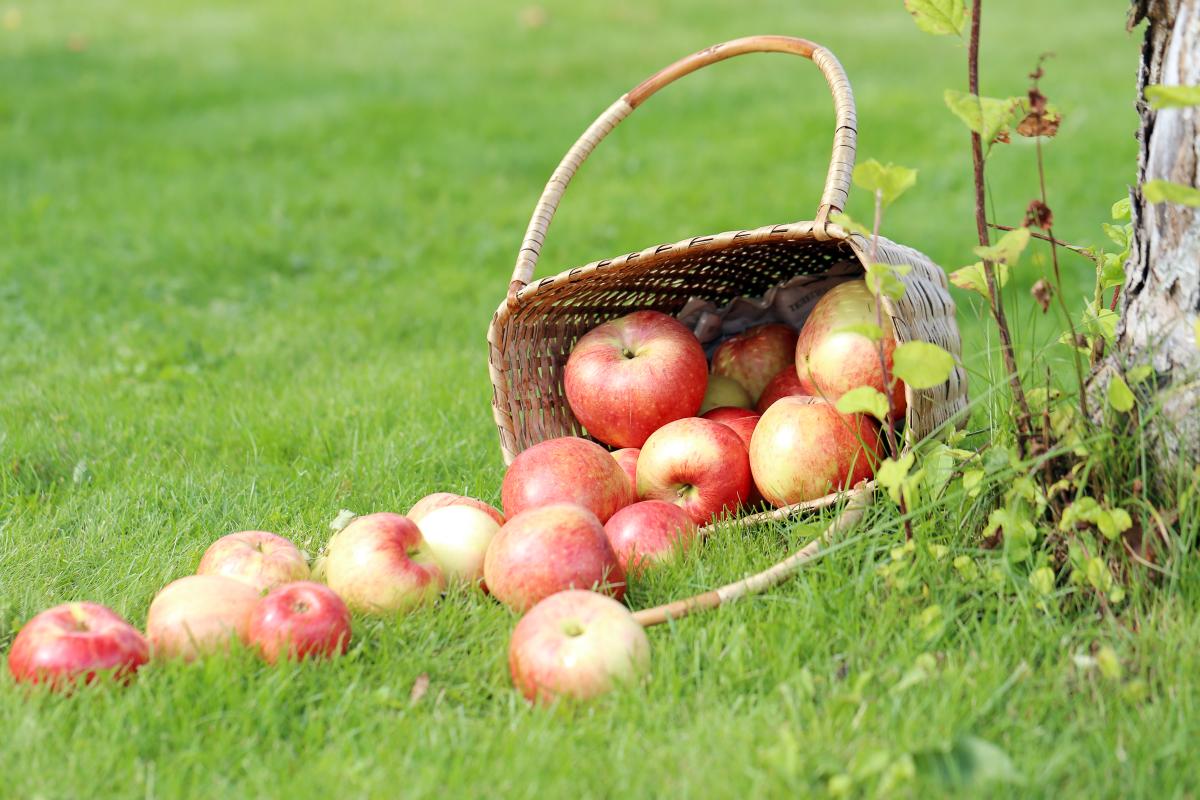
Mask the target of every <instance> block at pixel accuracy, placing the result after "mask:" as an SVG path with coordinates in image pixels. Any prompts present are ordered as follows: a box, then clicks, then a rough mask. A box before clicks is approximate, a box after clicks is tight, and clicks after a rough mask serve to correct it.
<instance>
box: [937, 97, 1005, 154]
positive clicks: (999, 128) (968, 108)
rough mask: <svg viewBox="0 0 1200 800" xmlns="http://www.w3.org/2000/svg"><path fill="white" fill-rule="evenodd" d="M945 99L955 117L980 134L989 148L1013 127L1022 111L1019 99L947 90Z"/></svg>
mask: <svg viewBox="0 0 1200 800" xmlns="http://www.w3.org/2000/svg"><path fill="white" fill-rule="evenodd" d="M943 98H944V99H945V101H946V106H947V107H948V108H949V109H950V111H951V112H953V113H954V116H956V117H958V118H959V119H961V120H962V121H963V122H965V123H966V125H967V127H968V128H970V129H971V130H973V131H974V132H975V133H978V134H979V137H980V138H981V139H983V143H984V145H987V146H990V145H991V143H992V142H994V141H995V140H996V137H997V136H999V135H1000V134H1001V133H1002V132H1003V131H1005V130H1007V129H1008V127H1009V126H1010V125H1012V123H1013V121H1014V120H1015V119H1016V118H1017V116H1018V115H1019V114H1020V113H1021V110H1022V107H1021V100H1020V98H1017V97H1009V98H1007V99H1004V100H1000V99H998V98H995V97H980V96H978V95H974V94H970V93H969V92H960V91H957V90H955V89H947V90H946V91H945V94H944V95H943Z"/></svg>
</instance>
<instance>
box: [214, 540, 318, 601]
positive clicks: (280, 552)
mask: <svg viewBox="0 0 1200 800" xmlns="http://www.w3.org/2000/svg"><path fill="white" fill-rule="evenodd" d="M196 574H197V575H224V576H225V577H227V578H233V579H234V580H239V581H241V582H242V583H246V584H249V585H250V586H253V587H254V588H255V589H257V590H258V591H259V592H264V591H269V590H271V589H274V588H275V587H276V586H280V585H282V584H285V583H290V582H291V581H303V580H308V577H309V571H308V560H307V559H305V557H304V554H303V553H301V552H300V549H299V548H298V547H296V545H294V544H292V543H291V542H290V541H288V540H287V539H285V538H283V537H282V536H276V535H275V534H273V533H267V532H266V531H242V532H240V533H231V534H229V535H227V536H222V537H221V538H220V539H217V540H216V541H215V542H213V543H212V544H211V545H209V547H208V549H207V550H205V551H204V556H203V558H201V559H200V566H199V567H198V568H197V569H196Z"/></svg>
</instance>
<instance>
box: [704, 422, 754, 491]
mask: <svg viewBox="0 0 1200 800" xmlns="http://www.w3.org/2000/svg"><path fill="white" fill-rule="evenodd" d="M738 411H741V412H742V416H739V417H732V415H729V414H724V415H722V418H721V419H715V420H713V421H714V422H720V423H721V424H722V425H724V426H725V427H726V428H729V430H731V431H733V432H734V433H736V434H737V435H738V438H739V439H741V440H742V444H744V445H746V452H747V453H749V452H750V440H751V439H752V438H753V437H754V429H755V428H757V427H758V421H759V420H760V419H762V417H760V416H759V415H758V414H755V413H754V412H753V411H747V410H745V409H738ZM708 419H713V418H712V417H708ZM750 477H751V481H750V496H749V497H747V498H745V500H746V502H745V503H743V504H742V505H743V506H759V505H762V502H763V497H762V494H761V493H760V492H759V491H758V487H756V486H755V485H754V480H753V478H754V475H753V472H751V475H750Z"/></svg>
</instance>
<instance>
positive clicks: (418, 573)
mask: <svg viewBox="0 0 1200 800" xmlns="http://www.w3.org/2000/svg"><path fill="white" fill-rule="evenodd" d="M325 582H326V583H328V584H329V588H330V589H333V590H334V591H335V592H337V593H338V596H339V597H341V598H342V600H344V601H346V605H348V606H349V607H350V608H351V609H352V610H354V611H361V612H364V613H367V614H381V615H382V614H395V613H397V612H400V611H409V610H411V609H413V608H415V607H417V606H419V605H421V604H422V603H425V602H430V601H432V600H434V599H435V598H436V597H437V596H438V595H439V594H441V591H442V589H443V588H444V587H445V584H446V579H445V576H444V575H443V574H442V570H441V568H440V567H439V566H438V565H437V562H436V561H435V560H434V558H433V555H432V553H430V552H429V547H428V545H426V544H425V541H424V540H423V539H422V538H421V530H420V528H418V527H417V524H416V523H415V522H413V521H412V520H411V519H409V518H408V517H404V516H401V515H399V514H390V513H387V512H382V513H378V514H367V515H366V516H365V517H358V518H356V519H355V520H354V521H353V522H351V523H350V524H349V525H347V526H346V527H345V528H343V529H342V530H341V532H340V533H338V534H337V536H336V537H335V538H334V539H333V540H331V541H330V542H329V552H328V553H327V554H326V556H325Z"/></svg>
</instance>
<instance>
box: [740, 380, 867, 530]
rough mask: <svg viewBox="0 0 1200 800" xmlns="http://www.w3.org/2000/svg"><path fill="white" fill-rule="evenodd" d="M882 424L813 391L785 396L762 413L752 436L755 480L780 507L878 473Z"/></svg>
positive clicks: (855, 482) (752, 467)
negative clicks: (847, 410) (840, 407)
mask: <svg viewBox="0 0 1200 800" xmlns="http://www.w3.org/2000/svg"><path fill="white" fill-rule="evenodd" d="M879 449H880V442H879V430H878V428H877V427H876V426H875V423H874V422H872V421H871V420H870V419H868V418H867V417H865V416H863V415H861V414H842V413H841V412H839V411H838V410H837V409H836V408H835V407H834V406H833V404H831V403H828V402H826V401H824V400H817V399H814V398H811V397H785V398H783V399H782V400H779V401H778V402H776V403H775V404H774V405H772V406H771V407H770V408H769V409H767V413H765V414H763V416H762V419H761V420H759V423H758V427H757V428H756V429H755V430H754V436H753V438H752V439H751V441H750V468H751V470H752V471H753V473H754V483H755V485H756V486H758V488H759V490H760V491H761V492H762V494H763V496H764V497H765V498H766V499H767V501H768V502H770V503H771V504H772V505H774V506H776V507H781V506H786V505H791V504H792V503H803V502H807V501H809V500H816V499H817V498H818V497H823V496H825V495H826V494H829V493H830V492H832V491H837V490H841V489H845V488H848V487H851V486H854V485H855V484H857V483H858V482H859V481H862V480H866V479H868V478H870V477H871V475H872V474H874V469H875V464H876V462H877V461H878V460H879V457H880V456H879Z"/></svg>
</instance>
